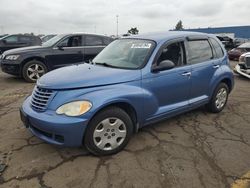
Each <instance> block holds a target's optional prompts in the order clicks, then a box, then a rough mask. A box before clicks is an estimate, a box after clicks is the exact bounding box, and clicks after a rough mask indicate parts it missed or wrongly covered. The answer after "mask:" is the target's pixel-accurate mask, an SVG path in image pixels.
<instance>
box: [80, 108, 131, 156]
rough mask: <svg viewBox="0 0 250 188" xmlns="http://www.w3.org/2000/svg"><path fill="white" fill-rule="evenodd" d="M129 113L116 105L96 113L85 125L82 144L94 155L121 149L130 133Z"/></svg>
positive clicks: (115, 151) (108, 153)
mask: <svg viewBox="0 0 250 188" xmlns="http://www.w3.org/2000/svg"><path fill="white" fill-rule="evenodd" d="M132 127H133V123H132V120H131V118H130V117H129V115H128V114H127V113H126V112H125V111H124V110H122V109H120V108H118V107H110V108H107V109H105V110H103V111H101V112H100V113H98V114H97V115H96V116H95V117H94V118H93V119H92V120H91V121H90V123H89V126H88V127H87V130H86V133H85V137H84V144H85V146H86V148H87V149H88V150H89V151H90V152H91V153H93V154H95V155H110V154H114V153H117V152H119V151H121V150H122V149H123V148H124V147H125V146H126V145H127V143H128V141H129V139H130V137H131V135H132Z"/></svg>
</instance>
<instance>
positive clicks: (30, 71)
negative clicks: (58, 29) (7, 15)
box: [0, 34, 113, 82]
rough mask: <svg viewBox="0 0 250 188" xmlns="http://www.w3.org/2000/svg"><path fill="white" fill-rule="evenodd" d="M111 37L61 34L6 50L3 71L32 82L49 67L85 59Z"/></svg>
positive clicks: (49, 69)
mask: <svg viewBox="0 0 250 188" xmlns="http://www.w3.org/2000/svg"><path fill="white" fill-rule="evenodd" d="M112 41H113V39H112V38H110V37H106V36H103V35H93V34H61V35H57V36H55V37H53V38H52V39H50V40H49V41H47V42H45V43H43V44H42V46H34V47H27V48H19V49H15V50H9V51H6V52H5V53H3V54H2V56H1V58H0V62H1V68H2V71H3V72H6V73H8V74H12V75H16V76H21V77H23V78H24V79H25V80H26V81H28V82H36V80H37V79H38V78H40V77H41V76H42V75H43V74H45V73H46V72H48V71H51V70H53V69H56V68H59V67H63V66H67V65H72V64H76V63H82V62H89V60H91V59H93V58H94V57H95V56H96V55H97V54H98V53H99V52H100V51H102V49H103V48H104V47H105V46H107V45H108V44H109V43H110V42H112Z"/></svg>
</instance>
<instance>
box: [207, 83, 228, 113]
mask: <svg viewBox="0 0 250 188" xmlns="http://www.w3.org/2000/svg"><path fill="white" fill-rule="evenodd" d="M228 93H229V89H228V86H227V84H225V83H220V84H219V85H218V86H217V87H216V89H215V91H214V93H213V96H212V99H211V100H210V102H209V103H208V105H207V107H208V110H209V111H211V112H213V113H218V112H220V111H222V110H223V108H224V107H225V106H226V103H227V99H228Z"/></svg>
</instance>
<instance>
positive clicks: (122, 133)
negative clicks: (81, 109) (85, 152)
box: [93, 117, 127, 150]
mask: <svg viewBox="0 0 250 188" xmlns="http://www.w3.org/2000/svg"><path fill="white" fill-rule="evenodd" d="M126 135H127V130H126V126H125V124H124V122H123V121H122V120H120V119H119V118H115V117H110V118H106V119H104V120H103V121H101V122H100V123H99V124H98V125H97V126H96V128H95V130H94V134H93V140H94V143H95V145H96V146H97V147H98V148H99V149H101V150H114V149H116V148H117V147H119V146H120V145H121V144H122V143H123V142H124V140H125V138H126Z"/></svg>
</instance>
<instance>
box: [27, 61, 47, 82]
mask: <svg viewBox="0 0 250 188" xmlns="http://www.w3.org/2000/svg"><path fill="white" fill-rule="evenodd" d="M44 73H45V70H44V68H43V66H41V65H39V64H32V65H30V66H29V67H28V69H27V76H28V77H29V79H31V80H33V81H36V80H37V79H38V78H40V77H41V76H42V75H44Z"/></svg>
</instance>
